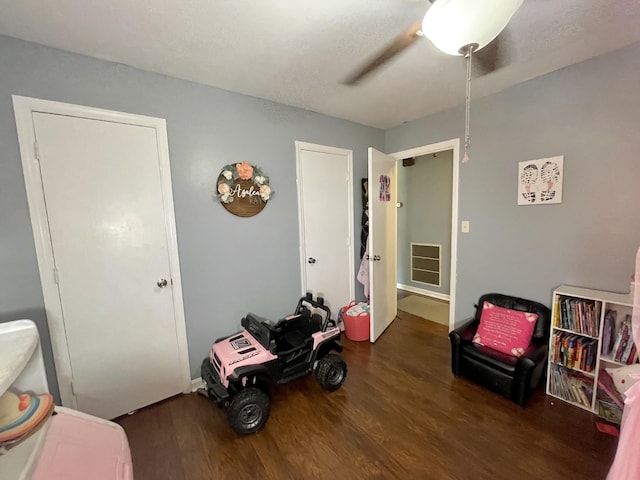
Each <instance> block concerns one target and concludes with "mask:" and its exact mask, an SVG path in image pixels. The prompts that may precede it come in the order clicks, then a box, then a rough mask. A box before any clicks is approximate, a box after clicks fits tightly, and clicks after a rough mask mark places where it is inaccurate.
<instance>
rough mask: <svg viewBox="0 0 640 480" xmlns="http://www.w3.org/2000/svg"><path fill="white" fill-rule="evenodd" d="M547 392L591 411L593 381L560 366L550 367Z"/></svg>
mask: <svg viewBox="0 0 640 480" xmlns="http://www.w3.org/2000/svg"><path fill="white" fill-rule="evenodd" d="M549 390H550V391H551V393H552V394H553V395H556V396H557V397H560V398H563V399H565V400H568V401H570V402H573V403H577V404H579V405H582V406H583V407H585V408H587V409H589V410H591V398H592V397H593V380H591V379H589V378H587V377H585V376H584V375H581V374H580V373H577V372H573V371H570V370H567V369H566V368H564V367H562V366H560V365H551V378H550V379H549Z"/></svg>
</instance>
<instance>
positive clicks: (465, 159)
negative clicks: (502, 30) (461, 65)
mask: <svg viewBox="0 0 640 480" xmlns="http://www.w3.org/2000/svg"><path fill="white" fill-rule="evenodd" d="M473 48H474V46H473V45H469V48H468V49H467V98H466V105H465V108H466V110H465V123H464V157H462V163H467V162H468V161H469V148H471V135H470V134H469V117H470V116H471V57H472V55H473Z"/></svg>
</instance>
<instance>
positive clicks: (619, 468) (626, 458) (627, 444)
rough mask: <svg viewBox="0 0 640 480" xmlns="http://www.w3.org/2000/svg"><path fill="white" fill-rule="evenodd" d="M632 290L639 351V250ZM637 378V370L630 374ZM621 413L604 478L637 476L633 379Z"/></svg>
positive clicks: (638, 400)
mask: <svg viewBox="0 0 640 480" xmlns="http://www.w3.org/2000/svg"><path fill="white" fill-rule="evenodd" d="M634 280H635V292H634V300H633V320H632V332H633V338H634V340H635V343H636V348H637V349H638V351H640V250H638V254H637V256H636V274H635V277H634ZM631 375H632V376H633V378H637V379H638V380H640V369H639V372H638V373H637V374H631ZM626 395H627V398H626V399H625V401H624V412H623V414H622V423H621V424H620V439H619V441H618V449H617V450H616V456H615V458H614V460H613V465H611V470H609V475H607V480H638V479H640V455H639V454H638V439H639V438H640V382H636V383H635V384H634V385H633V386H632V387H630V388H629V390H627V392H626Z"/></svg>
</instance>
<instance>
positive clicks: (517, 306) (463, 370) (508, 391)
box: [449, 293, 551, 407]
mask: <svg viewBox="0 0 640 480" xmlns="http://www.w3.org/2000/svg"><path fill="white" fill-rule="evenodd" d="M485 301H487V302H491V303H493V304H494V305H497V306H499V307H504V308H509V309H511V310H520V311H523V312H530V313H537V314H538V320H537V321H536V326H535V329H534V331H533V336H532V338H531V343H530V345H529V347H528V348H527V349H526V351H525V352H524V354H523V355H522V356H521V357H513V356H510V355H507V354H504V353H502V352H498V351H496V350H493V349H491V348H489V347H485V346H482V345H477V344H475V343H473V342H472V339H473V336H474V335H475V333H476V330H477V329H478V325H479V323H480V316H481V315H482V305H483V303H484V302H485ZM475 307H476V314H475V317H474V318H473V319H470V321H468V322H465V324H464V325H462V326H461V327H459V328H457V329H455V330H453V331H452V332H451V333H449V339H450V340H451V371H452V372H453V374H454V375H456V376H458V375H462V376H464V377H466V378H469V379H470V380H473V381H475V382H476V383H478V384H480V385H483V386H485V387H487V388H489V389H490V390H492V391H494V392H496V393H499V394H501V395H503V396H505V397H507V398H509V399H510V400H512V401H514V402H516V403H517V404H518V405H521V406H523V407H524V406H525V404H526V402H527V400H528V398H529V396H530V395H531V392H532V391H533V390H534V389H535V388H536V387H537V386H538V385H539V384H540V382H541V380H542V378H544V374H545V373H546V372H545V371H546V365H547V356H548V351H549V328H550V324H551V311H550V310H549V308H548V307H546V306H544V305H542V304H541V303H538V302H534V301H531V300H525V299H523V298H517V297H511V296H509V295H502V294H500V293H489V294H486V295H483V296H481V297H480V300H478V304H477V305H476V306H475Z"/></svg>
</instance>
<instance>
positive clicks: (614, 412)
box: [598, 398, 622, 424]
mask: <svg viewBox="0 0 640 480" xmlns="http://www.w3.org/2000/svg"><path fill="white" fill-rule="evenodd" d="M598 415H599V416H600V417H602V418H604V419H606V420H607V421H609V422H611V423H618V424H620V423H621V422H622V408H620V407H619V406H618V405H617V404H616V403H614V402H611V401H609V400H606V399H602V398H599V399H598Z"/></svg>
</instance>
